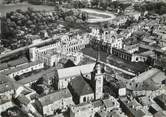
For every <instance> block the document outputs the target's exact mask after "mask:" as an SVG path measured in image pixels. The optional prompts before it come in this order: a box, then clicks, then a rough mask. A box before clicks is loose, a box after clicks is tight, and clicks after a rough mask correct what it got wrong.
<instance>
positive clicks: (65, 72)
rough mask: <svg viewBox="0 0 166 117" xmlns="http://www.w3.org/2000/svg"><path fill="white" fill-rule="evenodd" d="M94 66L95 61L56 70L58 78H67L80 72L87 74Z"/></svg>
mask: <svg viewBox="0 0 166 117" xmlns="http://www.w3.org/2000/svg"><path fill="white" fill-rule="evenodd" d="M94 66H95V63H91V64H86V65H81V66H74V67H69V68H63V69H58V70H57V73H58V78H59V79H63V78H69V77H73V76H79V75H80V73H82V74H89V73H91V72H92V71H93V68H94Z"/></svg>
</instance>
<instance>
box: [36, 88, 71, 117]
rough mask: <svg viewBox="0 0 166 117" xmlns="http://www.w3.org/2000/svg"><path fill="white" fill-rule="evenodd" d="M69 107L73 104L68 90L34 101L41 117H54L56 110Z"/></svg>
mask: <svg viewBox="0 0 166 117" xmlns="http://www.w3.org/2000/svg"><path fill="white" fill-rule="evenodd" d="M71 105H74V103H73V100H72V95H71V93H70V91H69V90H68V89H62V90H58V91H56V92H52V93H50V94H47V95H44V96H41V97H39V98H38V99H37V100H36V101H35V106H36V109H37V110H38V112H39V113H41V114H42V115H43V116H49V115H54V114H55V113H56V111H58V109H67V108H68V107H69V106H71Z"/></svg>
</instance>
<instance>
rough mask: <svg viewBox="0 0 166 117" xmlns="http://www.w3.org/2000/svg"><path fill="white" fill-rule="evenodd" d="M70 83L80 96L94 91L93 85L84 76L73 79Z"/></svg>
mask: <svg viewBox="0 0 166 117" xmlns="http://www.w3.org/2000/svg"><path fill="white" fill-rule="evenodd" d="M70 85H71V87H72V89H73V90H74V92H75V93H77V95H78V96H82V95H87V94H92V93H93V90H92V88H91V86H90V85H89V84H88V83H87V82H86V81H85V80H84V78H83V77H82V76H78V77H76V78H74V79H73V80H71V82H70Z"/></svg>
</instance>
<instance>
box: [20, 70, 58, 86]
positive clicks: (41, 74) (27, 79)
mask: <svg viewBox="0 0 166 117" xmlns="http://www.w3.org/2000/svg"><path fill="white" fill-rule="evenodd" d="M55 74H56V70H55V68H54V67H53V68H49V69H47V70H42V71H41V72H39V73H37V74H32V75H31V76H29V77H24V78H23V79H21V80H19V81H17V82H18V83H19V84H23V85H24V84H27V83H30V82H33V81H36V80H38V79H39V78H42V77H43V78H44V79H45V80H46V79H50V78H53V77H54V76H55Z"/></svg>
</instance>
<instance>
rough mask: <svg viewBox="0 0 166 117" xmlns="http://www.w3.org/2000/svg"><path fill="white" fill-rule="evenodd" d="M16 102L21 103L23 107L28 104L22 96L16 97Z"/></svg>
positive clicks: (27, 100) (28, 101)
mask: <svg viewBox="0 0 166 117" xmlns="http://www.w3.org/2000/svg"><path fill="white" fill-rule="evenodd" d="M17 100H18V101H19V102H20V103H21V104H24V105H28V104H29V103H30V100H29V99H28V98H27V97H25V96H24V95H19V96H18V97H17Z"/></svg>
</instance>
